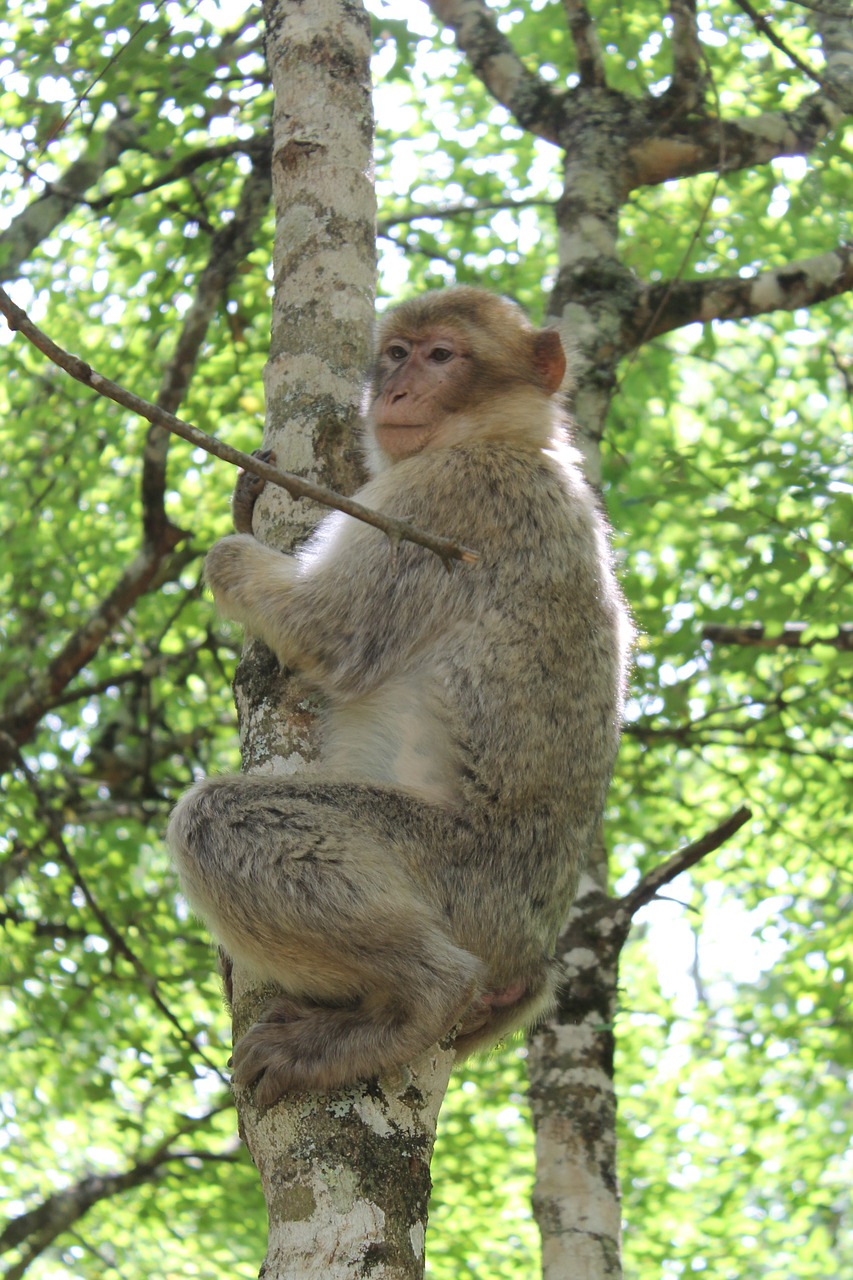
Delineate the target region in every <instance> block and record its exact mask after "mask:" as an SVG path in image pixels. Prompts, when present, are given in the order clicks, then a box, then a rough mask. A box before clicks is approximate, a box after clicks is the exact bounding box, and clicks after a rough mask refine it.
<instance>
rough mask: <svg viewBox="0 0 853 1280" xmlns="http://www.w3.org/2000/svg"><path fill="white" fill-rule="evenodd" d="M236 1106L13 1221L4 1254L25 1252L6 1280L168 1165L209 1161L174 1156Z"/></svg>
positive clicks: (0, 1248) (183, 1128) (1, 1247)
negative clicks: (185, 1140) (92, 1212)
mask: <svg viewBox="0 0 853 1280" xmlns="http://www.w3.org/2000/svg"><path fill="white" fill-rule="evenodd" d="M232 1105H233V1104H232V1102H231V1098H230V1096H229V1097H227V1098H226V1099H224V1100H223V1101H222V1102H221V1103H220V1104H219V1106H217V1107H214V1108H213V1109H212V1110H210V1111H208V1112H206V1113H205V1114H204V1115H203V1116H199V1117H197V1118H195V1119H191V1120H187V1121H186V1122H185V1123H184V1124H182V1125H180V1126H179V1127H178V1128H177V1129H176V1130H175V1131H174V1133H172V1134H170V1135H169V1137H168V1138H167V1139H166V1140H165V1141H164V1142H161V1143H159V1144H158V1145H157V1147H155V1148H154V1150H153V1151H152V1152H151V1153H150V1154H149V1155H147V1156H144V1157H142V1158H141V1159H139V1160H137V1161H136V1162H135V1163H134V1164H133V1165H131V1166H130V1168H128V1169H126V1170H125V1171H124V1172H123V1173H106V1174H91V1175H89V1176H88V1177H85V1178H81V1179H80V1180H79V1182H75V1183H74V1184H73V1185H72V1186H70V1187H65V1188H64V1189H63V1190H62V1191H56V1192H54V1194H53V1195H50V1196H47V1197H46V1198H45V1199H44V1200H42V1201H41V1202H40V1203H39V1204H37V1205H35V1207H34V1208H32V1209H28V1210H27V1211H26V1212H25V1213H22V1214H19V1215H18V1216H17V1217H16V1218H12V1219H11V1221H10V1222H9V1223H8V1224H7V1226H6V1228H5V1230H4V1231H3V1232H2V1234H0V1253H6V1252H8V1251H9V1250H10V1249H16V1248H18V1249H20V1250H21V1253H22V1257H21V1259H20V1260H19V1261H18V1262H16V1263H13V1264H12V1266H11V1267H10V1268H9V1269H8V1270H7V1271H5V1272H4V1277H5V1280H16V1278H18V1277H21V1276H23V1274H24V1272H25V1271H26V1269H27V1267H29V1265H30V1263H31V1262H32V1261H33V1260H34V1259H35V1258H37V1257H38V1256H39V1254H41V1253H43V1252H44V1251H45V1249H47V1248H49V1247H50V1245H51V1244H53V1242H54V1241H55V1240H56V1239H57V1238H58V1237H59V1236H61V1235H62V1234H63V1233H64V1232H66V1231H69V1230H70V1229H71V1227H72V1226H73V1225H74V1223H75V1222H78V1221H79V1220H80V1218H82V1217H83V1216H84V1214H86V1213H88V1211H89V1209H91V1208H92V1206H93V1205H96V1204H97V1203H98V1202H99V1201H101V1200H107V1199H110V1198H111V1197H112V1196H117V1195H121V1193H122V1192H124V1191H129V1190H132V1189H133V1188H134V1187H139V1186H143V1185H145V1184H146V1183H149V1182H155V1181H157V1180H158V1179H159V1178H162V1177H163V1176H164V1174H165V1172H166V1169H165V1165H166V1164H168V1163H171V1162H173V1161H183V1160H189V1159H202V1158H205V1157H206V1156H207V1157H208V1158H210V1156H208V1153H205V1152H200V1151H199V1152H197V1151H178V1150H172V1145H173V1143H175V1142H176V1141H177V1140H178V1138H181V1137H183V1136H184V1135H185V1134H186V1133H190V1132H193V1131H195V1130H197V1129H200V1128H201V1127H202V1126H204V1125H206V1124H207V1123H208V1121H210V1120H211V1119H212V1118H213V1117H214V1116H216V1115H218V1114H219V1113H220V1112H221V1111H224V1110H226V1109H228V1108H230V1107H231V1106H232ZM212 1158H215V1159H225V1160H230V1159H233V1155H232V1153H230V1152H223V1153H216V1154H214V1155H213V1157H212Z"/></svg>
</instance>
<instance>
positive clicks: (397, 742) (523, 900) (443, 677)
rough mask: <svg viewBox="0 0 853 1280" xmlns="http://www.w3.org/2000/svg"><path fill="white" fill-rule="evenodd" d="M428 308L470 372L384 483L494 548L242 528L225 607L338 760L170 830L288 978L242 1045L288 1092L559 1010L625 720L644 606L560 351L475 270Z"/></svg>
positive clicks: (257, 947)
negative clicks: (577, 443)
mask: <svg viewBox="0 0 853 1280" xmlns="http://www.w3.org/2000/svg"><path fill="white" fill-rule="evenodd" d="M430 297H434V298H435V299H436V302H435V303H434V304H433V307H434V309H435V308H437V309H438V310H439V311H441V310H442V309H443V315H444V317H447V316H449V319H447V318H443V315H442V314H439V316H438V319H437V320H436V317H435V314H433V313H431V312H430V303H429V299H430ZM454 299H456V301H457V302H458V306H457V307H454ZM439 300H440V301H439ZM496 305H499V307H500V308H501V309H502V310H501V312H500V324H498V323H497V322H496V320H495V319H494V314H493V313H494V309H495V306H496ZM417 306H418V304H406V307H405V308H403V309H402V311H403V317H404V321H405V332H406V333H407V334H408V333H417V332H419V331H420V330H421V329H422V328H423V327H424V326H427V325H430V324H432V325H434V326H436V325H437V326H438V331H439V332H440V333H445V332H446V331H447V328H448V325H449V326H450V327H451V328H452V329H453V333H454V334H455V335H456V339H455V340H456V341H457V342H458V343H462V344H463V345H462V346H461V347H459V348H458V350H459V351H460V352H462V353H464V363H463V357H462V356H460V360H459V361H458V362H456V363H455V364H454V365H452V366H451V370H450V372H445V371H444V370H442V378H444V380H445V383H447V381H448V379H449V380H450V382H453V379H454V378H455V379H456V382H455V383H454V384H453V385H452V386H451V388H450V391H451V393H452V397H453V398H454V406H455V407H454V406H451V405H449V404H448V399H447V397H445V396H444V393H443V392H437V393H436V395H435V402H436V404H437V405H438V408H437V409H436V410H435V415H436V416H435V421H434V422H433V423H431V424H430V426H431V432H428V433H427V435H426V438H425V440H424V441H421V440H419V443H418V451H417V452H415V453H413V454H411V455H410V456H404V457H402V458H399V457H397V458H392V459H390V460H389V459H388V458H387V457H384V458H383V457H380V456H379V453H380V452H381V450H379V451H377V449H376V446H375V445H374V446H373V448H374V458H375V469H376V471H377V474H376V475H375V477H374V479H373V480H371V481H370V482H369V483H368V484H367V485H366V486H365V487H364V488H363V489H362V491H361V492H360V494H359V495H358V496H359V500H360V501H361V502H363V503H364V504H365V505H367V506H371V507H374V508H377V509H379V510H381V511H384V512H387V513H388V514H389V515H396V516H404V517H406V518H407V519H410V520H411V521H412V522H413V523H414V524H416V525H418V526H420V527H421V528H425V529H430V530H433V531H435V532H438V533H441V534H444V535H446V536H448V537H451V538H454V539H458V540H459V541H460V542H463V543H464V544H465V545H467V546H471V547H474V548H476V550H477V551H478V552H479V553H480V556H481V559H480V561H479V562H478V564H476V565H474V566H457V567H456V568H455V569H454V571H453V572H452V573H448V572H447V570H446V568H445V567H444V565H443V564H442V563H441V562H440V561H439V560H438V558H437V557H436V556H434V555H432V554H431V553H429V552H427V551H425V550H423V549H422V548H420V547H417V546H414V545H413V544H411V543H403V544H402V545H401V546H400V548H399V551H398V554H397V557H396V559H395V558H394V557H392V556H391V554H390V552H389V547H388V543H387V540H386V539H385V537H384V535H383V534H381V533H380V532H379V531H377V530H376V529H373V528H371V527H370V526H368V525H365V524H362V523H359V522H358V521H355V520H353V519H351V518H349V517H347V516H343V515H340V514H338V513H335V514H333V515H332V516H330V517H329V518H328V519H326V520H324V521H323V522H322V524H321V525H320V526H319V528H318V530H317V533H316V534H315V537H314V539H313V540H312V542H311V543H310V544H309V545H308V546H307V548H306V549H305V551H304V552H303V553H302V554H301V555H300V556H299V557H298V558H293V557H288V556H285V555H282V554H280V553H279V552H277V551H274V550H272V549H270V548H268V547H265V546H262V545H261V544H260V543H258V542H257V541H256V540H255V539H254V538H253V537H252V536H251V535H249V534H238V535H236V536H233V537H230V538H225V539H224V540H223V541H221V542H220V543H218V544H217V545H216V546H215V547H214V548H213V549H212V551H211V552H210V555H209V556H208V561H207V577H208V581H209V583H210V585H211V587H212V589H213V592H214V595H215V597H216V601H217V604H218V605H219V607H220V609H221V610H222V612H223V613H225V614H226V615H227V616H229V617H231V618H234V619H236V620H238V621H240V622H241V623H243V624H244V625H245V626H246V627H247V628H248V629H249V630H250V631H251V632H252V633H253V634H254V635H256V636H258V637H260V638H261V639H263V640H264V641H265V642H266V643H267V644H268V645H269V646H270V647H271V648H272V649H273V650H274V652H275V653H276V654H277V655H278V657H279V659H280V660H281V662H282V663H283V664H285V665H287V666H291V667H296V668H298V669H299V670H300V671H301V672H302V673H303V674H304V675H305V676H306V677H307V678H308V679H309V680H310V681H311V682H313V683H314V684H315V685H316V686H317V687H318V688H319V689H320V690H322V692H323V694H324V695H325V702H326V721H325V750H324V756H323V761H322V765H321V769H320V772H313V771H312V773H311V774H310V775H309V774H306V775H304V776H303V777H295V778H293V777H291V778H278V777H269V776H259V775H250V776H235V777H224V778H214V779H208V780H207V781H205V782H203V783H200V784H199V785H198V786H196V787H194V788H193V790H192V791H190V792H189V793H188V794H187V795H186V796H185V797H184V798H183V799H182V800H181V802H180V804H179V805H178V807H177V808H176V810H175V813H174V815H173V818H172V823H171V826H170V832H169V839H170V843H171V847H172V850H173V854H174V857H175V861H176V863H177V865H178V868H179V870H180V873H181V877H182V881H183V885H184V888H185V891H186V894H187V897H188V899H189V901H190V902H191V904H192V905H193V907H194V908H195V909H196V910H197V911H198V912H199V914H200V915H202V916H203V917H204V919H205V920H206V921H207V922H208V924H209V925H210V928H211V929H212V931H213V932H214V934H215V935H216V937H217V938H218V939H219V941H220V942H221V943H222V944H223V945H224V946H225V948H226V949H227V950H228V951H229V952H230V954H231V955H232V956H233V957H234V958H235V959H236V960H237V961H238V962H240V963H241V964H245V965H248V966H250V968H251V969H252V970H253V971H254V972H255V973H256V974H257V975H258V976H259V977H261V978H265V979H271V980H273V981H274V982H276V983H277V984H278V985H279V986H280V987H281V989H282V992H283V995H282V997H281V998H280V999H279V1000H277V1001H274V1002H273V1004H272V1005H271V1006H270V1009H269V1010H268V1012H267V1015H266V1019H265V1021H263V1022H261V1023H258V1024H256V1026H255V1027H253V1028H252V1029H251V1030H250V1031H249V1032H248V1033H247V1035H246V1036H244V1037H243V1039H242V1040H241V1041H240V1042H239V1043H238V1045H237V1047H236V1050H235V1080H236V1082H237V1083H238V1084H249V1083H252V1082H254V1081H256V1080H260V1083H259V1086H258V1092H257V1099H258V1101H259V1103H261V1104H267V1103H270V1102H273V1101H275V1099H276V1098H277V1097H279V1096H280V1095H281V1094H282V1093H283V1092H285V1091H286V1090H289V1089H294V1088H310V1089H329V1088H334V1087H337V1086H340V1085H345V1084H349V1083H351V1082H353V1081H354V1080H356V1079H359V1078H364V1077H370V1076H376V1075H381V1074H383V1073H386V1072H388V1071H391V1070H393V1069H396V1068H399V1067H400V1066H402V1065H403V1064H405V1063H406V1062H407V1061H409V1060H410V1059H411V1058H412V1057H413V1056H415V1055H416V1054H417V1053H418V1052H420V1051H423V1050H425V1049H426V1048H428V1046H429V1045H430V1044H432V1043H433V1042H434V1041H435V1040H437V1039H439V1038H440V1037H442V1036H443V1035H444V1034H446V1033H447V1032H449V1031H450V1030H451V1029H452V1028H453V1027H454V1026H460V1027H461V1030H460V1034H459V1038H458V1040H457V1046H458V1047H459V1049H460V1050H461V1051H462V1052H463V1053H468V1052H470V1051H471V1050H472V1049H476V1048H479V1047H483V1046H487V1045H489V1044H492V1043H494V1042H495V1040H497V1039H498V1038H500V1036H502V1035H504V1034H506V1033H507V1032H508V1031H510V1030H512V1029H514V1028H516V1027H518V1026H522V1025H526V1024H530V1023H531V1022H532V1021H534V1020H535V1019H536V1018H538V1017H540V1016H541V1015H542V1014H544V1013H546V1012H547V1011H548V1010H549V1009H550V1008H551V1006H552V1004H553V1000H554V992H555V987H556V981H557V977H556V966H555V961H554V956H553V952H554V945H555V941H556V938H557V934H558V931H559V929H560V926H561V925H562V923H563V922H564V920H565V917H566V913H567V911H568V909H569V906H570V905H571V902H572V898H573V896H574V893H575V889H576V884H577V878H578V874H579V871H580V867H581V863H582V860H583V857H584V855H585V853H586V851H587V849H588V848H589V846H590V843H591V841H592V838H593V835H594V833H595V830H596V827H597V824H598V822H599V820H600V817H601V813H602V809H603V805H604V800H605V794H606V790H607V785H608V781H609V777H610V772H611V768H612V763H613V759H614V756H615V753H616V748H617V743H618V738H619V728H620V719H621V704H622V693H623V681H624V667H625V658H626V646H627V643H628V639H629V626H628V624H627V621H626V615H625V611H624V607H623V604H622V600H621V597H620V594H619V591H618V588H617V586H616V584H615V581H614V577H613V574H612V571H611V567H610V557H609V552H608V547H607V541H606V533H605V529H604V527H603V523H602V521H601V518H600V516H599V514H598V511H597V508H596V502H595V499H594V496H593V494H592V492H591V491H590V490H589V488H588V487H587V485H586V484H585V482H584V480H583V479H582V477H581V474H580V471H579V468H578V464H577V459H576V457H575V455H574V454H573V452H572V451H571V450H570V448H569V447H568V445H567V443H566V440H565V435H564V430H563V424H562V421H561V418H560V415H559V412H558V410H557V409H556V407H555V405H554V404H553V402H552V399H551V396H550V395H549V394H548V393H547V390H546V389H544V387H543V383H544V384H545V386H547V385H549V383H550V385H551V386H553V385H554V384H555V380H556V381H559V377H558V376H557V375H558V373H559V370H557V372H556V373H555V372H554V371H553V370H552V372H551V374H550V375H549V374H547V371H546V374H545V375H542V374H541V372H540V371H539V370H538V369H537V368H535V367H531V361H533V360H534V359H535V355H536V351H537V350H539V349H540V348H539V347H537V346H536V345H535V343H536V339H535V335H536V331H535V330H533V329H531V327H530V326H529V325H528V324H527V322H526V321H525V320H524V318H523V317H522V316H521V314H520V312H518V311H517V309H516V308H515V307H514V306H513V304H508V303H505V302H503V301H502V300H499V299H494V298H491V297H490V296H489V295H484V294H481V293H480V292H479V291H476V290H468V289H465V290H450V291H447V292H445V293H442V294H439V295H428V296H427V299H426V300H425V302H424V303H423V304H421V311H420V312H419V311H418V310H417ZM478 306H479V311H478ZM478 317H479V318H478ZM509 321H511V322H512V323H511V325H510V324H509ZM394 324H395V320H394V316H393V315H392V318H391V320H390V321H386V325H385V327H384V330H383V336H382V338H381V339H380V346H381V343H382V341H386V340H387V334H388V332H389V329H390V331H391V332H392V333H394V332H396V330H394V328H393V326H394ZM489 325H492V326H493V328H494V330H495V331H494V332H492V335H491V348H490V351H491V354H489V352H488V350H487V351H485V352H484V351H482V350H481V347H482V346H484V345H485V339H484V338H483V337H482V335H481V333H480V329H481V328H483V329H484V330H487V329H488V327H489ZM471 335H473V336H471ZM530 335H534V337H533V338H531V337H530ZM478 344H480V345H479V346H478ZM531 344H533V345H531ZM521 347H524V350H523V351H521V353H520V354H519V351H520V349H521ZM427 349H428V348H427ZM541 349H542V350H543V351H544V353H545V354H544V355H543V360H545V361H546V362H547V360H549V359H550V354H549V352H550V349H552V343H551V341H550V339H549V341H548V343H546V344H544V345H542V347H541ZM397 354H399V353H397ZM513 362H515V365H514V364H513ZM514 367H515V372H514V373H513V372H512V369H513V368H514ZM490 368H491V370H492V375H493V376H492V378H491V380H490V374H489V371H490ZM456 370H458V371H456ZM508 370H509V374H508V372H507V371H508ZM384 378H385V375H384V374H383V373H382V371H381V370H380V371H378V372H377V373H376V374H375V375H374V401H375V403H378V400H379V396H380V394H381V389H382V388H383V386H384V381H383V379H384ZM388 378H389V379H393V375H388ZM463 384H465V385H468V386H469V388H470V387H471V386H474V387H476V397H475V399H474V401H473V403H472V401H471V397H470V394H469V395H468V397H467V400H466V396H465V394H464V385H463ZM401 385H402V384H401ZM448 385H449V384H448ZM491 385H494V386H496V387H497V388H498V389H499V394H490V392H489V387H490V386H491ZM397 398H398V399H400V396H399V395H398V397H397ZM376 412H377V413H380V412H381V411H380V410H376ZM420 420H421V419H420V418H419V419H418V421H420ZM368 430H370V423H368ZM412 438H413V439H414V436H413V437H412Z"/></svg>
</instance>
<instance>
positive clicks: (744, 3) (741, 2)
mask: <svg viewBox="0 0 853 1280" xmlns="http://www.w3.org/2000/svg"><path fill="white" fill-rule="evenodd" d="M735 3H736V4H737V6H738V8H739V9H743V11H744V13H745V14H746V15H747V16H748V17H749V18H751V19H752V21H753V22H754V23H755V27H756V30H757V31H760V32H761V34H762V35H763V36H765V37H766V38H767V39H768V40H769V41H770V43H771V44H772V45H775V46H776V48H777V49H778V50H779V51H780V53H784V55H785V57H786V58H790V60H791V62H793V64H794V66H795V67H796V68H797V69H798V70H799V71H802V73H803V75H804V76H808V78H809V80H814V82H815V84H817V85H820V87H821V89H823V91H824V92H825V93H828V92H829V91H828V88H827V85H826V81H825V80H822V79H821V77H820V76H819V75H818V73H817V72H816V71H815V69H814V67H810V66H809V64H808V63H807V62H803V60H802V58H800V57H798V56H797V54H796V53H794V51H793V49H789V48H788V46H787V45H786V44H785V41H784V40H783V39H782V37H781V36H777V34H776V32H775V31H774V30H773V28H772V27H771V25H770V23H769V22H768V21H767V19H766V18H765V17H762V15H761V14H760V13H759V12H758V10H757V9H755V8H753V6H752V5H751V4H750V3H749V0H735Z"/></svg>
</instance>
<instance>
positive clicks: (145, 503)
mask: <svg viewBox="0 0 853 1280" xmlns="http://www.w3.org/2000/svg"><path fill="white" fill-rule="evenodd" d="M271 190H272V181H271V177H270V146H269V145H267V147H266V149H265V152H264V153H263V154H261V155H260V156H259V157H258V159H257V161H255V162H254V163H253V164H252V167H251V170H250V172H249V174H248V176H247V177H246V179H245V181H244V183H243V188H242V190H241V192H240V198H239V200H238V201H237V206H236V208H235V209H234V216H233V218H231V220H230V221H229V222H226V223H224V224H223V225H222V226H221V227H220V228H219V229H218V231H216V232H215V233H214V234H213V236H212V237H211V241H210V252H209V254H208V259H207V262H206V264H205V266H204V269H203V270H202V272H201V274H200V275H199V277H198V283H197V285H196V290H195V296H194V298H193V302H192V305H191V306H190V308H189V310H188V311H187V313H186V315H185V317H184V321H183V324H182V326H181V331H180V334H179V335H178V341H177V343H176V344H175V350H174V354H173V355H172V358H171V360H170V361H169V363H168V365H167V366H166V369H165V372H164V374H163V378H162V381H161V384H160V391H159V393H158V395H157V406H158V408H160V409H164V410H165V411H166V412H167V413H174V412H175V410H176V409H177V407H178V405H179V404H180V403H181V401H182V400H183V398H184V395H185V393H186V390H187V387H188V386H189V384H190V379H191V378H192V375H193V372H194V371H195V367H196V362H197V360H198V355H199V351H200V350H201V347H202V343H203V342H204V338H205V335H206V333H207V330H208V327H209V325H210V322H211V320H212V319H213V316H214V314H215V312H216V308H217V306H218V305H219V303H220V301H221V299H222V297H223V296H224V294H225V293H226V291H227V289H228V288H229V286H230V285H231V283H232V281H233V279H234V276H235V274H236V272H237V269H238V267H239V266H240V264H241V263H242V262H243V261H244V260H245V258H246V255H247V254H248V253H249V252H250V250H251V249H252V248H253V246H254V239H255V233H256V231H257V229H258V226H259V224H260V222H261V220H262V218H263V216H264V214H265V213H266V211H267V209H268V208H269V203H270V195H271ZM170 438H171V437H170V433H169V432H168V431H165V430H164V429H163V428H162V427H160V426H152V427H151V428H150V429H149V431H148V435H147V437H146V440H145V450H144V453H143V458H142V481H141V490H142V512H143V516H142V519H143V536H144V542H145V545H146V546H148V545H151V544H154V545H156V544H158V543H159V542H160V541H161V539H162V537H163V531H164V529H165V527H166V525H167V524H168V521H167V518H166V508H165V499H166V462H167V458H168V451H169V440H170Z"/></svg>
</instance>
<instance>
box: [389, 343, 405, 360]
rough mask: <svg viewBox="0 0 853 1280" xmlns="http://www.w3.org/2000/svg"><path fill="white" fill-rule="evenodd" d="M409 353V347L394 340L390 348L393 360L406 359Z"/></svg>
mask: <svg viewBox="0 0 853 1280" xmlns="http://www.w3.org/2000/svg"><path fill="white" fill-rule="evenodd" d="M408 354H409V350H408V347H404V346H403V345H402V344H401V343H399V342H392V343H391V345H390V347H389V348H388V355H389V356H390V357H391V359H392V360H405V359H406V357H407V356H408Z"/></svg>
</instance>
